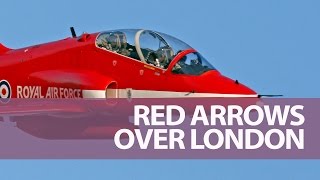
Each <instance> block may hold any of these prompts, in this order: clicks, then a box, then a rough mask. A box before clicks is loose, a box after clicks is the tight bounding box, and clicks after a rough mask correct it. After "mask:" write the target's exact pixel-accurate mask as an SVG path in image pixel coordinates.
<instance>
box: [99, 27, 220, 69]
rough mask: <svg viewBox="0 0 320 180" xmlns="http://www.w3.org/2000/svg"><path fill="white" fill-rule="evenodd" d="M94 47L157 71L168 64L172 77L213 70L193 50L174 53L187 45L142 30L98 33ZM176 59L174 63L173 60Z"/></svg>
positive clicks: (162, 34) (175, 39)
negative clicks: (170, 67) (152, 67)
mask: <svg viewBox="0 0 320 180" xmlns="http://www.w3.org/2000/svg"><path fill="white" fill-rule="evenodd" d="M96 46H97V47H98V48H101V49H104V50H106V51H111V52H114V53H117V54H120V55H123V56H126V57H130V58H132V59H135V60H138V61H141V62H143V63H146V64H149V65H152V66H155V67H157V68H161V69H167V68H168V67H169V65H170V64H171V63H175V65H174V66H173V68H172V70H171V71H172V73H174V74H187V75H201V74H203V73H205V72H207V71H210V70H215V68H214V67H213V66H212V65H211V64H210V63H209V62H208V61H207V60H206V59H205V58H204V57H203V56H201V54H200V53H198V52H196V51H191V52H189V53H187V54H185V55H184V56H182V57H179V56H178V54H179V53H182V52H184V51H187V50H190V49H192V47H191V46H189V45H188V44H186V43H184V42H183V41H181V40H179V39H177V38H174V37H172V36H170V35H167V34H164V33H159V32H155V31H151V30H143V29H123V30H113V31H106V32H102V33H100V34H99V35H98V37H97V39H96ZM178 57H179V58H180V59H179V60H175V59H176V58H178Z"/></svg>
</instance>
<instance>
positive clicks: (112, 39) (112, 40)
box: [107, 33, 119, 50]
mask: <svg viewBox="0 0 320 180" xmlns="http://www.w3.org/2000/svg"><path fill="white" fill-rule="evenodd" d="M107 39H108V42H109V44H110V45H111V48H112V49H113V50H114V49H117V48H119V38H118V36H117V35H116V34H113V33H111V34H110V35H109V36H108V38H107Z"/></svg>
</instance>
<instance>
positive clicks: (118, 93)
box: [82, 89, 258, 98]
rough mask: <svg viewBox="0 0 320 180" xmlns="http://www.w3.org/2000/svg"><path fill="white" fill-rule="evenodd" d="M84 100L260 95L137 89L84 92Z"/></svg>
mask: <svg viewBox="0 0 320 180" xmlns="http://www.w3.org/2000/svg"><path fill="white" fill-rule="evenodd" d="M106 95H107V97H106ZM82 96H83V98H191V97H219V98H220V97H221V98H252V97H258V94H218V93H193V92H174V91H152V90H135V89H108V90H107V92H106V91H104V90H83V91H82Z"/></svg>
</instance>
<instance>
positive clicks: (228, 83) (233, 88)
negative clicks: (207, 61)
mask: <svg viewBox="0 0 320 180" xmlns="http://www.w3.org/2000/svg"><path fill="white" fill-rule="evenodd" d="M199 82H201V84H202V88H201V89H202V91H206V92H210V93H218V94H231V95H239V96H241V95H245V96H244V97H247V95H249V96H250V97H251V96H252V97H255V96H258V95H257V93H256V92H255V91H254V90H252V89H251V88H249V87H247V86H246V85H244V84H242V83H241V82H239V81H238V80H232V79H230V78H228V77H226V76H223V75H221V74H220V73H218V72H214V71H212V72H208V73H206V74H204V75H203V76H202V77H201V80H200V79H199ZM249 96H248V97H249Z"/></svg>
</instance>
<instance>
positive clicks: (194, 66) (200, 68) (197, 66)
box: [190, 59, 203, 74]
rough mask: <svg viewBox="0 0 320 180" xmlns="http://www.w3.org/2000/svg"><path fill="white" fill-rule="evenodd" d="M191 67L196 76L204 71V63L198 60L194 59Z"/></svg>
mask: <svg viewBox="0 0 320 180" xmlns="http://www.w3.org/2000/svg"><path fill="white" fill-rule="evenodd" d="M190 67H191V68H192V69H193V71H194V73H196V74H197V73H199V72H201V71H203V66H202V63H201V62H200V61H199V60H198V59H192V60H191V65H190Z"/></svg>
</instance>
